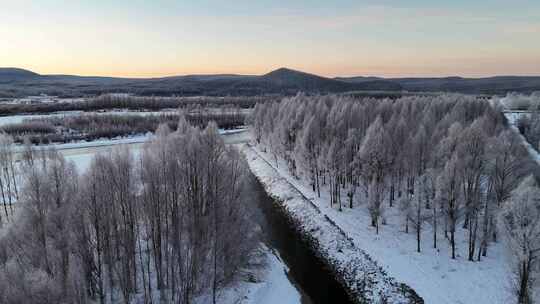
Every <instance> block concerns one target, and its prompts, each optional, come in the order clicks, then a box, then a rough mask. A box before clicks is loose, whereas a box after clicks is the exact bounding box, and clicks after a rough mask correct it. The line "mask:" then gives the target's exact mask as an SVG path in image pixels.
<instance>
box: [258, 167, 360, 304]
mask: <svg viewBox="0 0 540 304" xmlns="http://www.w3.org/2000/svg"><path fill="white" fill-rule="evenodd" d="M250 188H251V190H252V191H253V194H252V197H253V198H254V199H255V200H256V203H257V207H258V208H255V210H254V212H255V215H256V216H257V219H258V220H259V222H260V225H261V227H262V233H263V239H264V241H265V243H266V244H267V246H268V247H270V248H272V249H273V250H275V251H277V252H278V253H279V255H280V256H281V258H282V259H283V261H284V262H285V264H286V265H287V266H288V268H289V272H288V274H287V275H288V277H289V280H290V281H291V282H292V283H293V284H294V285H295V286H296V288H297V289H298V291H299V292H300V294H301V295H302V303H304V304H319V303H320V304H322V303H336V304H338V303H339V304H341V303H353V302H352V301H351V300H350V299H349V297H348V295H347V293H346V291H345V289H344V288H343V287H342V286H341V284H339V282H338V281H337V280H336V279H335V278H334V276H333V274H332V272H331V271H330V270H329V269H328V268H327V267H326V266H325V264H324V263H323V262H322V261H321V260H320V259H319V258H318V257H317V256H316V255H315V254H314V252H313V250H312V249H311V247H310V246H309V244H308V242H307V241H305V240H304V239H302V238H301V236H300V234H299V233H298V232H297V231H296V229H295V227H294V225H293V223H292V222H291V221H290V220H289V219H288V217H287V216H286V215H285V214H284V212H283V211H282V210H281V209H280V208H279V207H278V206H277V204H276V203H274V201H273V199H272V198H271V197H270V196H268V195H267V194H266V192H265V191H264V188H263V186H262V185H261V184H260V183H259V181H258V180H257V179H256V178H255V176H253V175H252V177H251V178H250Z"/></svg>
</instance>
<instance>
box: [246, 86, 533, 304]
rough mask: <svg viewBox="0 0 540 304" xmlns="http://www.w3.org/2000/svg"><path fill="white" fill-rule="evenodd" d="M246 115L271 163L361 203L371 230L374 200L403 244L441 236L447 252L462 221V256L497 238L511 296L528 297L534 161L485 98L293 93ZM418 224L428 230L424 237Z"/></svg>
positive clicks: (377, 219) (340, 202)
mask: <svg viewBox="0 0 540 304" xmlns="http://www.w3.org/2000/svg"><path fill="white" fill-rule="evenodd" d="M250 124H251V125H252V129H253V130H252V131H253V134H254V137H255V141H256V142H257V143H258V144H260V145H261V147H262V149H263V150H266V151H267V152H270V153H271V154H272V155H273V157H274V160H275V166H278V165H279V164H280V163H281V162H282V161H284V162H285V163H286V166H287V169H288V171H289V172H290V174H291V175H292V176H294V177H296V178H297V179H299V180H304V181H305V182H306V183H309V185H310V186H311V189H312V191H313V192H314V193H315V195H318V196H319V197H320V196H321V191H328V193H329V194H330V201H329V202H328V203H329V204H330V205H331V206H334V208H336V209H337V210H340V211H341V210H343V209H345V208H365V209H366V211H367V213H368V214H369V216H370V219H371V226H373V227H374V228H375V233H379V229H383V227H384V224H385V222H386V220H387V219H386V217H385V211H386V210H388V209H389V208H393V209H394V210H396V209H397V210H398V212H399V214H401V218H402V225H403V229H404V231H405V232H409V230H413V231H414V233H415V235H416V238H417V245H416V248H414V249H412V248H411V250H416V251H418V252H420V251H421V250H422V247H424V246H431V247H433V248H437V247H438V246H439V244H440V242H441V241H448V242H449V244H450V246H449V248H450V252H448V254H449V256H450V257H451V258H452V259H455V258H456V241H455V239H456V234H457V233H462V232H461V231H463V233H465V235H464V236H463V238H464V239H466V240H467V244H468V245H467V247H468V249H467V255H466V257H465V258H466V259H467V260H469V261H475V262H481V260H482V258H483V257H485V256H487V255H489V252H490V250H489V248H490V244H492V243H493V242H499V241H501V239H504V241H505V242H506V244H507V245H508V246H507V247H509V250H510V251H511V254H510V257H511V259H512V260H513V263H512V265H513V269H514V270H515V274H516V276H515V278H516V280H515V281H513V282H514V283H513V288H514V291H515V293H516V295H517V297H518V299H519V301H520V303H531V302H530V301H531V299H532V292H531V289H532V284H533V282H534V278H535V277H536V276H537V275H538V271H537V265H538V260H539V258H540V203H539V201H538V197H539V195H538V194H539V193H540V192H539V190H538V165H537V164H536V163H535V162H533V161H532V160H531V157H530V156H529V154H528V153H527V150H526V149H525V147H524V145H523V143H522V141H521V139H520V138H519V136H518V134H517V133H516V132H514V131H513V130H511V129H510V128H508V122H507V121H506V119H505V118H504V116H503V114H502V113H501V109H497V108H495V107H493V106H492V105H490V102H489V101H487V100H483V99H477V98H475V97H470V96H463V95H442V96H424V97H420V96H415V97H402V98H399V99H395V100H391V99H386V100H382V101H381V100H375V99H370V98H364V99H352V98H347V97H339V96H319V97H309V96H305V95H302V94H299V95H297V96H295V97H292V98H286V99H284V100H283V101H281V102H274V103H264V104H258V105H257V106H256V107H255V110H254V112H253V114H252V116H251V117H250ZM381 225H383V226H381ZM427 226H429V228H430V230H431V231H432V237H431V239H428V240H424V239H421V235H422V233H421V232H422V231H424V230H425V229H426V227H427ZM458 227H460V228H463V229H458ZM501 236H502V238H501ZM513 278H514V277H512V279H513Z"/></svg>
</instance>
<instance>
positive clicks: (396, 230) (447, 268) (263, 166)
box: [245, 148, 512, 304]
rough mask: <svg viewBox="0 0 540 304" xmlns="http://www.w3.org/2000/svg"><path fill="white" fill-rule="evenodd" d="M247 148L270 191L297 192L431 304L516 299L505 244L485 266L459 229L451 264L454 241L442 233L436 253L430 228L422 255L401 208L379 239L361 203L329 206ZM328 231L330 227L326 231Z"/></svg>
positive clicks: (495, 247) (390, 211)
mask: <svg viewBox="0 0 540 304" xmlns="http://www.w3.org/2000/svg"><path fill="white" fill-rule="evenodd" d="M245 150H246V155H247V156H248V161H249V164H250V167H251V169H252V171H253V172H254V173H255V175H256V176H258V177H259V178H260V179H261V181H262V182H263V183H265V184H266V187H265V188H266V189H267V191H270V192H271V194H272V195H275V196H278V197H284V198H285V200H286V201H287V205H289V198H290V197H291V195H293V194H291V191H292V190H291V188H293V187H294V188H296V189H297V190H298V191H300V192H301V193H302V194H304V195H305V196H306V197H308V198H309V199H310V201H311V203H312V204H313V205H314V206H316V208H318V209H319V210H320V212H321V214H322V215H324V216H325V217H327V218H328V220H330V221H332V222H334V223H335V224H336V225H337V226H338V227H339V228H341V229H342V230H343V232H344V233H345V235H346V236H347V237H348V238H350V239H351V240H352V242H353V244H354V245H355V246H356V247H358V248H361V249H362V250H363V251H365V253H367V254H368V255H369V256H370V257H372V258H373V259H374V260H375V261H376V262H377V263H378V265H380V266H381V267H383V268H384V269H385V270H386V271H387V273H388V274H389V275H390V276H392V277H394V278H396V279H397V280H398V281H400V282H403V283H405V284H407V285H409V286H411V287H412V288H413V289H414V290H415V291H416V292H417V293H418V294H419V295H420V296H421V297H422V298H423V299H424V300H425V302H426V303H489V304H495V303H501V304H502V303H509V301H510V299H511V297H512V295H511V293H510V289H509V280H508V275H509V273H510V272H509V269H508V266H507V264H506V262H507V261H506V259H505V258H504V254H505V252H504V250H505V249H504V248H503V246H502V244H500V243H495V244H492V245H491V246H490V247H489V251H488V256H487V257H486V258H483V260H482V261H481V262H469V261H467V257H466V254H467V240H466V238H465V231H463V230H461V229H460V230H458V232H457V233H456V237H457V253H458V255H457V259H456V260H452V259H451V258H450V255H449V252H450V250H449V242H448V241H447V240H446V239H445V238H444V236H443V235H442V234H441V235H439V238H438V245H439V246H438V247H439V249H433V248H432V243H431V240H432V230H431V227H426V228H425V230H424V232H423V233H422V239H423V243H422V252H421V253H417V252H416V237H415V234H414V233H413V232H410V233H409V234H406V233H405V232H404V225H403V221H402V220H401V218H400V217H398V215H397V214H398V212H397V210H396V208H397V207H393V208H387V210H386V213H385V218H386V222H387V224H386V225H383V226H382V228H381V230H380V232H379V234H378V235H377V234H376V233H375V231H374V229H373V228H372V227H370V218H369V215H368V212H367V209H366V206H365V204H362V202H356V205H355V207H354V208H353V209H349V208H344V210H343V211H342V212H340V211H338V210H337V209H335V208H331V207H330V204H329V201H330V199H329V196H328V191H327V190H326V189H324V190H323V189H321V198H317V196H316V194H314V193H313V192H312V190H311V188H310V187H309V186H307V185H308V183H307V182H305V181H303V180H297V179H295V178H293V177H292V176H291V175H290V174H289V173H288V171H287V169H286V168H287V166H286V165H285V163H281V164H280V165H279V166H278V167H277V168H276V167H275V162H274V161H273V159H274V158H273V156H271V155H269V154H266V153H263V152H262V151H261V150H259V149H257V148H254V149H251V148H248V149H245ZM293 204H294V205H291V206H288V208H292V209H293V212H294V211H295V210H296V209H299V208H305V207H306V206H307V205H309V204H310V202H309V201H301V200H294V202H293ZM302 205H303V206H302ZM302 221H303V222H304V223H303V224H306V225H311V224H312V222H313V221H315V219H314V218H309V217H305V218H303V219H302ZM426 226H427V225H426ZM324 229H326V227H323V228H321V230H324ZM319 234H322V237H323V238H324V237H328V234H329V233H328V232H327V231H320V230H319V231H315V232H313V236H314V237H315V238H317V237H318V235H319ZM330 234H331V233H330ZM334 253H335V254H337V253H336V252H334Z"/></svg>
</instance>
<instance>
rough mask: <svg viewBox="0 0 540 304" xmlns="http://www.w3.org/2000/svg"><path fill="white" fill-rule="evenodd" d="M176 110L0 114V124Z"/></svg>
mask: <svg viewBox="0 0 540 304" xmlns="http://www.w3.org/2000/svg"><path fill="white" fill-rule="evenodd" d="M176 113H178V111H176V110H174V109H172V110H163V111H129V110H110V111H97V112H83V111H64V112H55V113H47V114H20V115H10V116H0V126H3V125H6V124H13V123H21V122H23V121H24V120H25V119H38V118H48V117H51V118H53V117H58V118H65V117H70V116H78V115H92V114H95V115H139V116H146V115H161V114H176Z"/></svg>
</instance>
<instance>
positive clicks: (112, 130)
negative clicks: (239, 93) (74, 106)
mask: <svg viewBox="0 0 540 304" xmlns="http://www.w3.org/2000/svg"><path fill="white" fill-rule="evenodd" d="M180 115H181V114H179V113H169V114H159V115H132V114H124V115H121V114H110V115H100V114H83V115H77V116H66V117H57V116H53V117H47V118H38V119H28V120H25V121H23V122H22V123H16V124H8V125H5V126H2V127H1V128H0V131H1V132H5V133H6V134H9V135H11V136H12V137H13V138H14V140H15V142H23V140H24V138H25V137H26V138H29V140H30V141H31V142H32V143H36V144H38V143H44V144H47V143H51V142H71V141H76V140H96V139H99V138H114V137H120V136H133V135H141V134H145V133H147V132H154V131H155V130H156V129H157V128H158V126H159V125H161V124H167V125H168V127H169V128H170V129H171V130H176V128H177V125H178V120H179V119H180ZM182 115H184V114H182ZM185 117H186V120H187V121H189V123H190V124H191V125H193V126H197V127H201V128H204V126H206V125H207V124H208V123H209V122H210V121H214V122H216V124H217V125H218V126H219V127H220V128H222V129H232V128H235V127H238V126H241V125H243V124H244V121H245V114H243V113H242V112H240V111H239V109H238V110H230V111H227V112H222V113H209V112H206V111H204V112H203V111H201V112H192V113H188V114H185Z"/></svg>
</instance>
